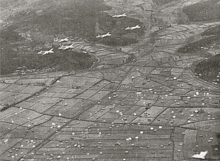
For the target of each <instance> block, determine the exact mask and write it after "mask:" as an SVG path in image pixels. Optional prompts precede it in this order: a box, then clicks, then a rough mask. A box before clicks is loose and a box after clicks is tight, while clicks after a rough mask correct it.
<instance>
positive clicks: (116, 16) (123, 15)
mask: <svg viewBox="0 0 220 161" xmlns="http://www.w3.org/2000/svg"><path fill="white" fill-rule="evenodd" d="M112 17H114V18H120V17H126V14H125V13H123V14H121V15H114V16H112Z"/></svg>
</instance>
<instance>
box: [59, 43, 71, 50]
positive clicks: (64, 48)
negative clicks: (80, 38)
mask: <svg viewBox="0 0 220 161" xmlns="http://www.w3.org/2000/svg"><path fill="white" fill-rule="evenodd" d="M73 48H74V46H73V44H71V45H69V46H61V47H59V48H58V49H60V50H67V49H73Z"/></svg>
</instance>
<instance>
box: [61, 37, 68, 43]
mask: <svg viewBox="0 0 220 161" xmlns="http://www.w3.org/2000/svg"><path fill="white" fill-rule="evenodd" d="M67 41H69V38H68V37H66V38H65V39H60V40H59V42H67Z"/></svg>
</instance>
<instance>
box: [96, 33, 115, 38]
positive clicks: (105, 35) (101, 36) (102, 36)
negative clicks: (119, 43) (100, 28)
mask: <svg viewBox="0 0 220 161" xmlns="http://www.w3.org/2000/svg"><path fill="white" fill-rule="evenodd" d="M108 36H111V34H110V33H109V32H108V33H107V34H104V35H98V36H96V38H104V37H108Z"/></svg>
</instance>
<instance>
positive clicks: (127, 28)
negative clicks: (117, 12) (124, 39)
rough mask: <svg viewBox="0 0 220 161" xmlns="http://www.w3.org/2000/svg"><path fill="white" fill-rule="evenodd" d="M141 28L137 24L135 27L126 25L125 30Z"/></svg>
mask: <svg viewBox="0 0 220 161" xmlns="http://www.w3.org/2000/svg"><path fill="white" fill-rule="evenodd" d="M139 28H141V26H139V25H136V26H134V27H126V28H125V30H134V29H139Z"/></svg>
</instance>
